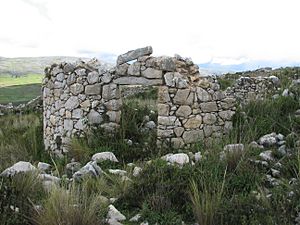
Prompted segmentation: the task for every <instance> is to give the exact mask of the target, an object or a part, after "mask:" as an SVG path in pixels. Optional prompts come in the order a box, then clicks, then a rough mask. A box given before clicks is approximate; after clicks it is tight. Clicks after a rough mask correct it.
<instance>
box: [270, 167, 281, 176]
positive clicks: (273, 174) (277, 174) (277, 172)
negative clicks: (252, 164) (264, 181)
mask: <svg viewBox="0 0 300 225" xmlns="http://www.w3.org/2000/svg"><path fill="white" fill-rule="evenodd" d="M271 173H272V176H273V177H279V175H280V171H279V170H275V169H271Z"/></svg>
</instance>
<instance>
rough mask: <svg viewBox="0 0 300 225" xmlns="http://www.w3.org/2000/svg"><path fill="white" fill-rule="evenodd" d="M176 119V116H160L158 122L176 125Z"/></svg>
mask: <svg viewBox="0 0 300 225" xmlns="http://www.w3.org/2000/svg"><path fill="white" fill-rule="evenodd" d="M175 120H176V117H175V116H158V118H157V121H158V124H160V125H165V126H174V125H175Z"/></svg>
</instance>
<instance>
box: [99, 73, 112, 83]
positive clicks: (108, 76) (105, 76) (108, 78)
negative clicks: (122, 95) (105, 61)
mask: <svg viewBox="0 0 300 225" xmlns="http://www.w3.org/2000/svg"><path fill="white" fill-rule="evenodd" d="M111 79H112V76H111V74H110V73H105V74H103V76H102V77H101V81H102V82H103V83H105V84H107V83H109V82H110V81H111Z"/></svg>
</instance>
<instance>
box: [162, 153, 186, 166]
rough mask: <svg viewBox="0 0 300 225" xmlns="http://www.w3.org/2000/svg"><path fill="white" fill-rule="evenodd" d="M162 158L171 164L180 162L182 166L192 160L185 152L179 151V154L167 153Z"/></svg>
mask: <svg viewBox="0 0 300 225" xmlns="http://www.w3.org/2000/svg"><path fill="white" fill-rule="evenodd" d="M161 159H163V160H165V161H167V162H169V163H171V164H178V165H180V166H183V165H184V164H187V163H189V162H190V159H189V156H188V155H187V154H185V153H177V154H173V153H170V154H167V155H165V156H163V157H161Z"/></svg>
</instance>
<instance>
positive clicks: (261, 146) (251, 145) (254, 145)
mask: <svg viewBox="0 0 300 225" xmlns="http://www.w3.org/2000/svg"><path fill="white" fill-rule="evenodd" d="M249 146H250V147H251V148H260V149H263V148H264V146H263V145H259V144H258V143H257V142H256V141H252V142H251V143H250V144H249Z"/></svg>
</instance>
